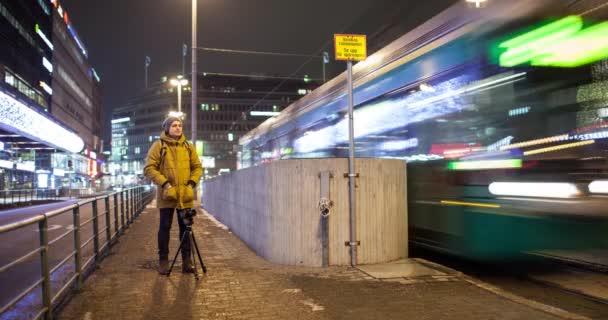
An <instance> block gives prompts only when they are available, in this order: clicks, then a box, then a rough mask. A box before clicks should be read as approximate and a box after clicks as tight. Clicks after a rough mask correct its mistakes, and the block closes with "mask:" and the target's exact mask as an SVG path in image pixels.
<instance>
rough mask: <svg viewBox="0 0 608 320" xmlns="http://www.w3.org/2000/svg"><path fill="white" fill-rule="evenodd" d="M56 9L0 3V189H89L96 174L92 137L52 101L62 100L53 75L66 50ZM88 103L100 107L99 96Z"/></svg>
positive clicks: (42, 0) (38, 3)
mask: <svg viewBox="0 0 608 320" xmlns="http://www.w3.org/2000/svg"><path fill="white" fill-rule="evenodd" d="M58 7H59V3H53V2H49V1H48V0H27V1H9V0H0V39H1V41H2V44H3V46H2V49H1V50H0V190H10V189H13V190H14V189H31V188H61V187H72V188H78V187H89V186H90V185H91V184H90V183H91V179H90V177H91V176H92V175H93V174H96V171H97V168H96V167H97V163H96V162H95V163H94V164H93V163H91V161H90V160H91V157H96V152H95V150H94V147H95V139H93V138H89V136H87V134H86V133H87V132H86V130H83V128H80V127H78V126H77V123H76V122H70V121H69V119H67V118H66V117H65V116H64V115H63V114H62V113H61V112H60V111H61V108H60V104H58V103H57V101H61V99H59V97H61V96H63V89H62V88H61V85H62V83H61V81H60V80H57V79H58V74H59V71H60V70H64V69H65V67H63V66H62V65H61V64H58V61H57V59H58V57H59V59H61V57H62V56H63V55H64V52H63V51H62V50H64V49H65V48H66V46H67V45H66V44H65V43H64V42H63V41H60V40H59V39H58V38H57V36H56V32H55V30H54V29H55V25H56V22H57V21H58V20H59V21H63V23H64V24H65V20H64V16H66V15H63V14H62V15H61V16H60V14H59V12H57V8H58ZM66 20H67V19H66ZM64 63H68V64H70V63H72V64H73V62H69V61H68V62H64ZM83 64H85V65H86V64H87V62H86V57H85V59H84V60H83ZM73 67H77V68H79V67H80V65H78V64H76V66H73ZM88 69H90V68H88ZM78 81H81V80H80V79H78ZM79 85H82V84H81V83H79ZM95 85H97V84H95ZM90 86H91V87H93V85H90ZM92 92H93V89H89V90H88V91H85V94H86V95H88V96H89V97H94V96H95V95H94V94H93V93H92ZM89 99H94V100H95V101H96V102H95V103H97V104H98V106H100V103H99V100H100V99H99V98H96V99H95V98H89ZM76 107H77V106H76V105H75V106H74V108H76ZM97 112H98V113H100V110H99V111H97ZM90 118H92V119H95V118H97V119H98V117H97V116H96V114H95V113H93V114H92V115H91V116H90ZM88 131H89V132H94V131H95V128H94V127H93V128H91V129H88ZM98 131H99V130H98ZM92 135H95V134H90V136H92ZM96 135H97V136H99V134H96ZM83 138H86V140H87V141H86V142H85V141H84V140H83ZM97 140H98V139H97ZM85 143H86V145H85ZM87 149H89V150H91V151H89V150H87ZM83 150H85V151H83Z"/></svg>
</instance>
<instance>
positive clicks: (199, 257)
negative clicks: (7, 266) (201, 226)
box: [192, 233, 207, 273]
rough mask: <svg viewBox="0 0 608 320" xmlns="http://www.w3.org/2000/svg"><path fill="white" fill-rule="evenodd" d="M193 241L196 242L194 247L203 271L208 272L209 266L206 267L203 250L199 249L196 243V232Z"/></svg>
mask: <svg viewBox="0 0 608 320" xmlns="http://www.w3.org/2000/svg"><path fill="white" fill-rule="evenodd" d="M192 242H193V243H194V249H195V250H196V255H197V256H198V261H199V262H200V263H201V267H202V268H203V273H207V267H205V264H204V263H203V258H201V252H200V251H199V250H198V244H196V238H195V237H194V233H193V234H192ZM193 259H194V258H193Z"/></svg>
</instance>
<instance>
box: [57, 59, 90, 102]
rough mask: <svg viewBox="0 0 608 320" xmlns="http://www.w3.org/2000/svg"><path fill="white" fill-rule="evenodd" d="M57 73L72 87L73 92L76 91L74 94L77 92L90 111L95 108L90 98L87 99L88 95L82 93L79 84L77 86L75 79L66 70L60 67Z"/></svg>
mask: <svg viewBox="0 0 608 320" xmlns="http://www.w3.org/2000/svg"><path fill="white" fill-rule="evenodd" d="M57 71H58V72H59V76H61V79H63V81H65V83H67V84H68V85H69V86H70V88H72V90H74V92H76V94H77V95H78V97H79V98H80V99H81V100H82V101H84V102H85V104H86V105H87V107H88V109H89V111H90V110H91V108H92V107H93V105H92V104H91V99H89V97H87V95H86V94H84V92H83V91H82V89H81V88H80V86H78V84H76V82H75V81H74V79H72V77H70V75H69V74H68V73H67V72H65V70H64V69H63V68H60V67H59V66H57Z"/></svg>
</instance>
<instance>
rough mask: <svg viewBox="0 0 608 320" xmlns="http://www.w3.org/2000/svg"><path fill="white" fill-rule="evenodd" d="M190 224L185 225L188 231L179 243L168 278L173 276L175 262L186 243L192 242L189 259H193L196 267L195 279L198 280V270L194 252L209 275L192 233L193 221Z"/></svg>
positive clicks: (204, 271)
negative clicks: (193, 251)
mask: <svg viewBox="0 0 608 320" xmlns="http://www.w3.org/2000/svg"><path fill="white" fill-rule="evenodd" d="M180 219H181V218H180ZM184 220H186V219H184ZM189 222H190V223H185V222H184V224H185V225H186V231H185V232H184V235H183V236H182V239H181V240H180V242H179V249H177V252H176V253H175V257H174V258H173V262H171V267H170V268H169V272H167V277H168V276H170V275H171V270H173V265H174V264H175V260H177V256H178V255H179V252H180V251H181V250H182V246H183V245H184V243H185V241H190V257H189V259H192V265H193V266H194V278H196V280H198V270H197V269H196V259H195V258H194V256H193V255H192V250H195V251H196V255H197V256H198V261H199V262H200V263H201V267H202V269H203V273H207V267H205V264H204V263H203V258H201V252H200V251H199V250H198V245H197V244H196V239H195V238H194V231H192V219H190V220H189ZM182 263H185V261H182Z"/></svg>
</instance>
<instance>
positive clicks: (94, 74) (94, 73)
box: [91, 68, 101, 82]
mask: <svg viewBox="0 0 608 320" xmlns="http://www.w3.org/2000/svg"><path fill="white" fill-rule="evenodd" d="M91 71H93V77H95V80H97V82H101V79H100V78H99V76H98V75H97V72H95V69H93V68H91Z"/></svg>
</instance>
